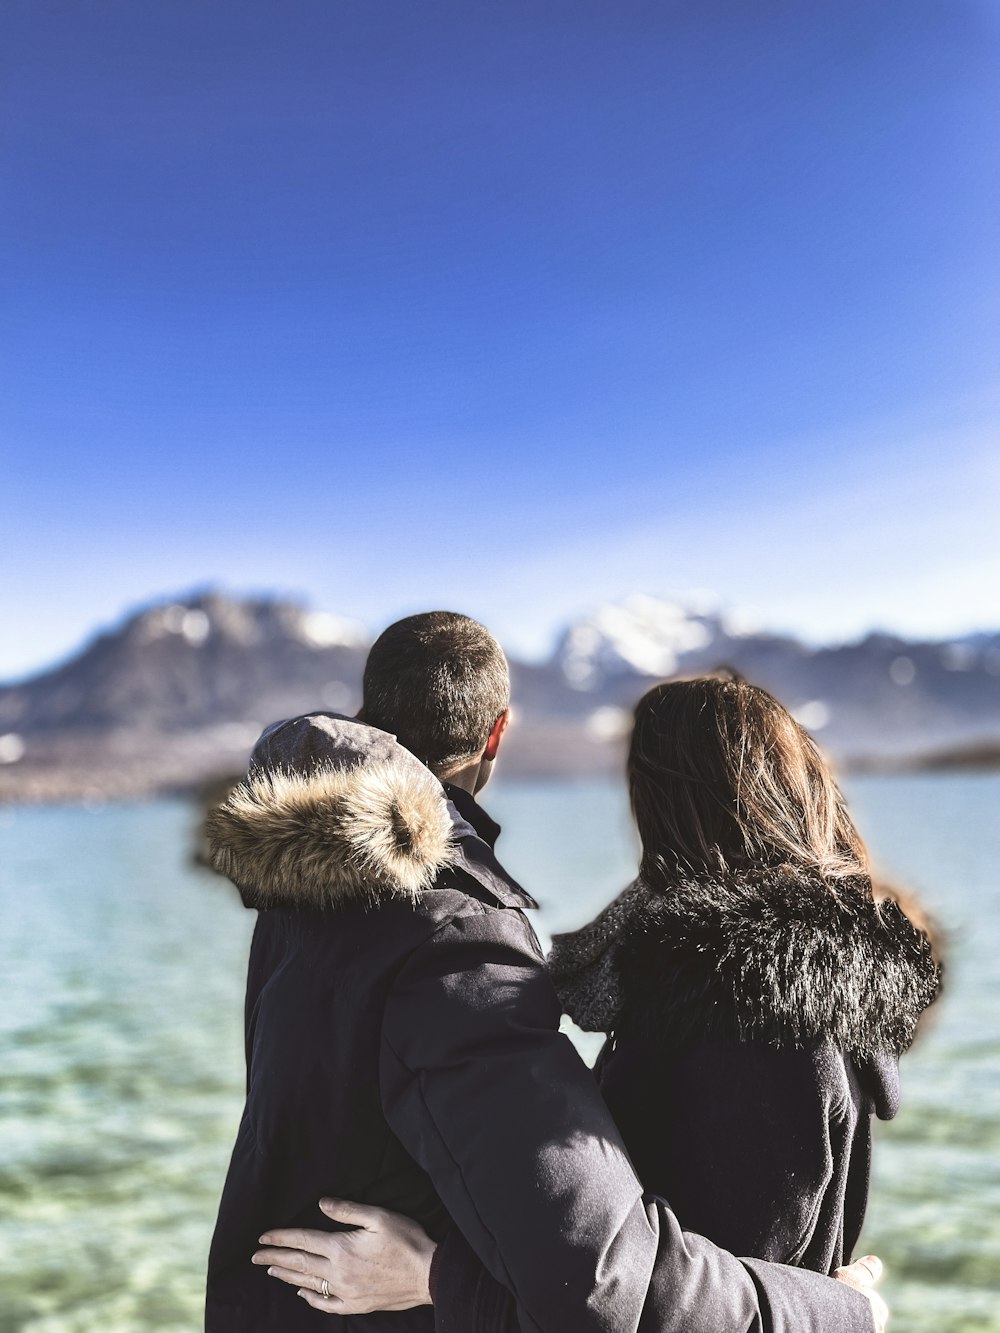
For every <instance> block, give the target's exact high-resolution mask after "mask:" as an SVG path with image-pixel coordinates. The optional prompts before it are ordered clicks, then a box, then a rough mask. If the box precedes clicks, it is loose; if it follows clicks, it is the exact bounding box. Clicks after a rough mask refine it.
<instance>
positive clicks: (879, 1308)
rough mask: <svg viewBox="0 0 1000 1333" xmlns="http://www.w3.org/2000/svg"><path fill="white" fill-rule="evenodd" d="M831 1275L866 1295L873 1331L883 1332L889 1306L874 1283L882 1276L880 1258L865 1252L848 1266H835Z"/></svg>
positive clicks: (887, 1319)
mask: <svg viewBox="0 0 1000 1333" xmlns="http://www.w3.org/2000/svg"><path fill="white" fill-rule="evenodd" d="M833 1276H834V1277H835V1278H836V1279H837V1281H838V1282H846V1283H847V1285H848V1286H849V1287H854V1288H855V1289H856V1290H857V1291H860V1292H861V1295H862V1296H865V1297H867V1299H868V1304H869V1305H870V1306H871V1307H872V1319H873V1320H874V1321H875V1333H885V1326H886V1324H887V1323H888V1322H889V1307H888V1306H887V1305H886V1303H885V1301H884V1300H883V1299H882V1297H881V1296H880V1295H879V1294H878V1292H877V1291H876V1290H875V1283H876V1282H877V1281H878V1280H879V1278H880V1277H881V1276H882V1260H881V1259H879V1258H878V1257H877V1255H874V1254H866V1255H865V1257H864V1258H863V1259H856V1260H855V1261H854V1263H853V1264H851V1265H850V1266H849V1267H848V1268H835V1269H834V1270H833Z"/></svg>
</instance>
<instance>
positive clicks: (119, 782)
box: [0, 726, 1000, 806]
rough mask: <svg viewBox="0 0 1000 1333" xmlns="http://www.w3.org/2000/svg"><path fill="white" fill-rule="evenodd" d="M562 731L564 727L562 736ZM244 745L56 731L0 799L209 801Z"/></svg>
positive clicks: (526, 748) (974, 756) (0, 769)
mask: <svg viewBox="0 0 1000 1333" xmlns="http://www.w3.org/2000/svg"><path fill="white" fill-rule="evenodd" d="M541 731H542V734H539V733H537V732H535V733H532V735H531V736H525V735H523V734H522V735H521V736H519V737H517V739H516V741H515V740H514V739H513V738H512V744H511V745H510V746H509V747H508V754H507V756H506V762H505V765H504V776H505V777H506V778H508V779H511V780H514V781H536V782H537V781H553V782H566V781H573V780H574V779H579V780H587V779H593V778H601V777H614V776H616V775H618V774H620V773H621V771H622V768H623V762H624V755H623V745H622V743H621V742H620V741H618V742H611V741H604V742H598V741H596V740H594V739H593V738H588V737H586V736H584V735H581V734H580V733H579V731H578V730H577V729H576V728H573V727H565V726H564V727H560V728H552V727H546V728H543V729H541ZM555 733H558V734H555ZM247 757H248V756H247V753H246V749H245V747H244V746H240V747H234V748H233V749H232V750H231V751H230V750H223V751H222V752H220V750H219V748H218V746H217V744H213V743H212V742H211V740H210V739H209V738H208V737H207V736H206V735H205V734H204V733H198V732H191V733H181V734H177V733H174V734H172V735H170V736H168V737H154V736H150V735H149V734H148V733H145V734H141V735H130V734H129V733H121V732H118V733H114V734H112V735H111V736H100V737H98V736H89V737H88V736H78V737H72V738H65V737H64V738H59V739H56V738H51V739H48V740H46V741H44V742H41V743H39V744H38V745H37V746H32V747H31V750H29V752H28V753H27V754H26V755H25V756H24V757H23V758H22V759H20V760H19V761H17V762H15V763H7V764H4V765H3V766H0V806H11V805H59V804H82V805H87V804H92V803H93V804H105V803H107V802H121V801H131V800H147V799H153V798H155V797H159V796H189V797H192V798H194V799H197V800H204V799H205V797H206V794H207V793H210V792H212V791H213V790H220V791H221V790H224V789H225V786H226V784H227V783H232V782H235V781H237V780H238V779H239V777H240V776H241V775H242V773H243V772H245V770H246V762H247ZM836 764H837V767H838V769H839V771H840V772H841V773H843V774H845V775H852V774H878V775H886V776H892V775H903V774H911V773H948V772H956V773H975V772H983V773H988V772H997V771H1000V740H996V739H990V740H983V741H976V742H973V743H970V744H969V745H964V746H951V747H948V748H946V749H941V750H934V751H924V752H920V753H914V754H909V755H907V754H903V755H884V754H882V755H844V756H839V757H836Z"/></svg>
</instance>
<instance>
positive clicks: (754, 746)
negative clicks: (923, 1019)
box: [549, 675, 939, 1273]
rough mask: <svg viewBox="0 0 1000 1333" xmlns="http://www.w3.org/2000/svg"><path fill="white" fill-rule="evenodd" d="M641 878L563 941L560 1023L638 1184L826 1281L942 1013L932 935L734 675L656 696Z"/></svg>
mask: <svg viewBox="0 0 1000 1333" xmlns="http://www.w3.org/2000/svg"><path fill="white" fill-rule="evenodd" d="M628 781H629V793H630V797H631V803H632V811H633V814H634V816H635V821H636V824H637V827H638V830H639V836H640V839H641V842H642V859H641V862H640V866H639V876H638V879H637V880H636V881H635V882H634V883H633V884H632V885H631V886H629V888H628V889H626V890H625V892H624V893H623V894H622V895H621V896H620V897H619V898H618V899H616V900H615V902H613V903H612V904H611V906H610V907H608V908H606V909H605V910H604V911H603V912H602V913H601V914H600V915H599V916H598V917H597V918H596V919H595V920H594V921H593V922H591V923H590V925H588V926H585V927H584V928H583V929H582V930H580V931H577V932H575V933H574V934H572V935H564V936H561V937H558V938H557V939H556V941H555V947H554V948H553V950H552V953H551V955H550V958H549V964H550V970H551V972H552V976H553V980H554V982H555V985H556V989H557V990H558V991H559V994H560V997H561V999H562V1001H563V1007H564V1009H565V1011H566V1012H567V1013H568V1014H569V1015H570V1016H571V1017H572V1018H573V1019H574V1020H575V1021H576V1022H577V1023H578V1024H579V1025H580V1026H581V1027H583V1028H586V1029H589V1030H591V1031H599V1032H606V1033H608V1040H607V1042H606V1044H605V1046H604V1049H603V1050H602V1052H601V1055H600V1057H599V1059H598V1064H597V1070H596V1072H597V1076H598V1079H599V1081H600V1084H601V1089H602V1091H603V1093H604V1096H605V1098H606V1099H607V1102H608V1104H609V1106H610V1108H611V1111H612V1113H613V1114H614V1117H615V1120H616V1121H617V1123H618V1126H619V1128H620V1130H621V1132H622V1136H623V1138H624V1140H625V1143H626V1145H627V1147H628V1149H629V1152H630V1154H631V1156H632V1159H633V1161H634V1163H635V1166H636V1170H637V1173H638V1175H639V1177H640V1179H641V1180H642V1181H643V1183H644V1185H645V1186H646V1187H647V1188H648V1189H651V1190H653V1191H655V1192H656V1193H658V1194H662V1195H663V1196H664V1197H665V1198H668V1199H669V1200H670V1202H671V1205H672V1207H673V1208H674V1209H675V1211H676V1212H677V1215H678V1217H679V1218H680V1220H681V1222H682V1224H683V1225H684V1226H685V1227H688V1228H689V1229H690V1230H692V1231H697V1232H700V1233H701V1234H703V1235H706V1236H708V1237H710V1238H711V1239H712V1240H714V1241H716V1242H717V1243H718V1244H719V1245H722V1246H723V1247H725V1248H727V1249H731V1250H733V1252H734V1253H736V1254H743V1255H752V1256H754V1257H757V1258H761V1259H769V1260H774V1261H777V1262H782V1263H788V1264H795V1265H801V1266H803V1267H807V1268H811V1269H814V1270H815V1271H817V1272H823V1273H830V1272H832V1271H833V1270H834V1269H835V1268H837V1267H839V1266H840V1265H841V1264H843V1263H845V1262H850V1256H851V1253H852V1251H853V1248H854V1246H855V1244H856V1243H857V1240H858V1237H859V1235H860V1232H861V1226H862V1222H863V1220H864V1214H865V1206H866V1203H867V1197H868V1172H869V1161H870V1149H871V1117H872V1115H877V1116H879V1117H880V1118H882V1119H889V1118H890V1117H892V1116H893V1115H894V1114H895V1113H896V1110H897V1107H898V1104H899V1075H898V1064H897V1062H898V1058H899V1056H900V1055H901V1054H902V1052H903V1051H905V1050H906V1049H907V1047H908V1046H909V1045H910V1043H911V1042H912V1040H913V1037H914V1034H915V1031H916V1026H917V1022H918V1020H919V1018H920V1015H921V1013H922V1012H923V1010H924V1009H925V1008H926V1007H927V1006H928V1005H929V1004H930V1003H931V1001H932V1000H933V999H934V997H935V995H936V993H937V989H938V985H939V969H938V966H937V964H936V961H935V958H934V951H933V947H932V944H931V941H930V938H929V936H928V935H927V934H926V932H924V931H922V930H920V929H919V928H918V927H917V926H915V925H914V924H913V923H912V922H911V921H910V919H909V918H908V917H907V916H906V915H905V914H904V913H903V911H902V910H901V908H900V906H899V905H898V903H897V902H896V901H894V900H893V899H892V898H891V897H889V896H886V895H880V894H879V893H877V892H876V891H875V889H874V887H873V884H872V879H871V869H870V865H869V861H868V856H867V853H866V851H865V848H864V844H863V843H862V841H861V838H860V837H859V835H858V833H857V830H856V829H855V827H854V824H853V823H852V821H851V818H850V816H849V815H848V813H847V809H846V806H845V804H844V800H843V797H842V795H841V793H840V791H839V789H838V788H837V785H836V783H835V781H834V779H833V776H832V774H831V772H830V769H829V767H828V765H827V764H826V762H825V760H824V759H823V757H822V755H821V754H820V752H819V750H818V749H817V747H816V746H815V744H814V743H813V741H812V739H811V738H810V736H809V735H808V733H807V732H806V731H805V730H804V728H803V727H801V726H800V725H799V724H798V723H797V722H796V721H795V720H794V718H793V717H792V716H791V714H790V713H789V712H788V711H787V710H786V709H785V708H783V707H782V706H781V704H779V703H778V702H777V700H776V699H774V698H773V697H772V696H771V695H770V694H768V693H767V692H766V691H765V690H762V689H759V688H757V687H756V686H753V685H749V684H747V682H746V681H744V680H741V679H739V678H738V677H735V676H732V675H728V676H724V675H718V676H707V677H702V678H700V679H696V680H687V681H675V682H671V683H669V684H665V685H657V686H655V687H654V688H653V689H652V690H650V691H649V692H648V693H647V694H646V695H645V696H644V697H643V698H642V699H641V700H640V702H639V704H638V706H637V708H636V710H635V726H634V729H633V732H632V740H631V745H630V749H629V760H628Z"/></svg>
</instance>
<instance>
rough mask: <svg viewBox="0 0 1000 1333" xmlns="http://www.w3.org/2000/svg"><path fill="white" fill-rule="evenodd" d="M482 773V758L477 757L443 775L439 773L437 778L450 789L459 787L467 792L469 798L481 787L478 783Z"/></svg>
mask: <svg viewBox="0 0 1000 1333" xmlns="http://www.w3.org/2000/svg"><path fill="white" fill-rule="evenodd" d="M482 771H483V758H482V756H481V755H477V756H476V758H475V759H472V760H470V761H469V763H467V764H463V765H462V766H461V767H459V768H453V769H448V770H447V771H445V772H444V773H439V774H438V777H439V778H440V779H441V781H442V782H447V783H448V785H449V786H450V787H461V789H462V790H463V791H467V792H468V793H469V795H470V796H475V794H476V792H477V791H478V790H479V789H480V787H481V786H482V785H483V784H482V783H481V781H480V779H481V777H482Z"/></svg>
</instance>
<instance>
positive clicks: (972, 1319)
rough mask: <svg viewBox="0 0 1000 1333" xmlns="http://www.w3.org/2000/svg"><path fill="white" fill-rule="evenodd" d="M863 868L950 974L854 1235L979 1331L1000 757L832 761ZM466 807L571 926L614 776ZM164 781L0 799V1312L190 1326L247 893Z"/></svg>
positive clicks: (594, 874)
mask: <svg viewBox="0 0 1000 1333" xmlns="http://www.w3.org/2000/svg"><path fill="white" fill-rule="evenodd" d="M849 795H850V797H851V801H852V807H853V809H854V811H855V813H856V815H857V818H858V822H859V824H860V825H861V827H862V830H863V832H864V833H865V834H866V836H867V838H868V841H869V843H870V845H871V846H872V848H873V849H874V851H875V853H876V855H877V858H878V860H879V862H880V863H881V865H882V866H883V867H884V868H885V869H887V870H889V871H891V872H893V873H894V874H895V875H896V876H897V877H898V878H901V879H903V880H904V881H905V882H906V883H908V884H909V885H911V886H912V887H914V888H915V889H917V890H918V891H919V892H920V893H921V895H922V897H923V899H924V901H925V902H926V903H927V905H928V906H929V907H931V909H932V910H933V911H934V912H935V914H936V915H937V917H938V919H939V920H940V921H941V922H942V923H943V924H944V925H945V926H946V927H947V929H948V931H949V934H950V937H951V938H950V946H949V958H950V970H949V984H948V989H947V994H946V997H945V999H944V1000H943V1001H942V1003H941V1004H940V1006H939V1012H938V1013H937V1014H936V1017H935V1021H934V1022H933V1024H932V1025H931V1026H930V1029H929V1030H928V1032H927V1033H926V1034H925V1036H924V1037H923V1038H922V1040H921V1041H920V1042H919V1043H918V1045H917V1046H916V1047H915V1048H914V1050H913V1051H912V1052H911V1054H910V1055H909V1056H908V1057H907V1059H906V1060H905V1061H904V1065H903V1098H904V1101H903V1109H902V1111H901V1113H900V1116H899V1118H898V1119H897V1120H896V1121H895V1122H893V1123H892V1124H891V1125H879V1126H878V1137H877V1140H876V1148H875V1170H874V1182H873V1189H872V1204H871V1208H870V1211H869V1222H868V1226H867V1228H866V1233H865V1237H864V1240H863V1244H864V1245H865V1247H866V1248H867V1249H870V1250H873V1251H875V1252H877V1253H879V1254H881V1255H882V1257H883V1259H884V1260H885V1262H886V1265H887V1268H888V1270H889V1274H888V1277H887V1280H886V1283H885V1292H886V1295H887V1297H888V1298H889V1300H890V1302H891V1304H892V1308H893V1321H892V1325H891V1327H892V1330H893V1333H932V1331H933V1333H941V1330H995V1331H996V1333H1000V1025H998V1022H997V1018H996V1014H997V995H998V991H1000V776H996V775H989V776H964V775H963V776H937V775H935V776H918V777H906V778H902V777H896V778H864V779H855V780H854V781H853V782H851V783H850V785H849ZM488 796H489V799H488V801H487V802H486V804H487V805H488V806H489V808H490V809H491V811H492V812H493V813H495V814H496V815H497V817H498V818H499V819H501V820H502V821H503V823H504V825H505V832H504V837H503V841H502V843H501V851H502V853H503V859H504V861H505V863H506V864H507V865H508V866H509V868H510V869H511V871H512V872H513V873H514V874H515V875H517V876H518V877H520V878H521V879H522V881H523V882H524V884H525V886H526V887H528V888H530V889H531V890H532V892H534V893H535V895H536V896H537V897H538V898H539V899H541V901H542V903H543V909H542V912H541V914H540V918H539V921H538V924H539V927H540V933H542V934H543V935H544V934H545V933H547V932H549V931H554V930H564V929H568V928H571V927H573V926H575V925H578V924H580V923H581V922H582V921H584V920H585V919H586V918H587V917H588V916H589V915H590V914H591V913H592V912H593V911H594V910H595V909H596V908H598V907H599V906H601V905H602V904H603V903H604V902H605V901H606V900H607V899H608V898H609V897H610V896H611V895H612V894H613V893H614V892H616V891H617V890H618V889H619V888H620V887H621V886H622V884H624V882H625V881H626V880H627V879H628V878H629V877H630V875H631V872H632V869H633V866H634V863H635V852H634V847H633V842H632V835H631V833H630V829H629V823H628V815H627V811H626V809H625V806H624V802H623V799H622V795H621V793H620V791H619V790H618V789H617V787H616V786H614V785H612V784H586V785H579V786H571V785H568V784H563V785H547V786H541V785H531V786H520V785H508V786H506V787H502V786H499V785H498V786H497V788H496V790H495V791H494V790H493V789H491V790H490V792H489V793H488ZM193 825H194V815H193V812H192V810H191V809H190V807H189V806H187V805H186V804H184V803H183V802H179V801H163V802H156V803H150V804H142V805H134V806H122V807H108V808H105V809H98V810H85V809H77V808H74V809H62V808H59V809H23V810H22V809H18V810H2V811H0V895H2V901H0V910H2V917H0V932H2V933H0V969H2V975H3V977H4V980H5V987H4V1003H3V1005H2V1008H0V1068H2V1090H0V1109H2V1118H0V1333H13V1331H14V1330H18V1333H22V1331H23V1333H85V1331H86V1333H91V1331H95V1333H96V1331H97V1330H100V1331H101V1333H126V1331H128V1333H132V1330H146V1329H156V1330H176V1331H177V1333H182V1331H183V1333H194V1331H195V1330H197V1329H198V1328H199V1327H200V1323H201V1301H202V1281H203V1271H204V1261H205V1255H206V1252H207V1247H208V1240H209V1236H210V1234H211V1230H212V1226H213V1223H214V1216H215V1208H216V1205H217V1202H218V1196H219V1192H220V1190H221V1186H222V1180H223V1177H224V1174H225V1170H226V1164H227V1161H228V1156H229V1151H230V1148H231V1145H232V1141H233V1137H234V1134H235V1130H236V1126H237V1123H238V1120H239V1115H240V1110H241V1104H242V1095H243V1059H242V992H243V977H244V968H245V962H246V951H247V946H248V943H249V937H250V931H251V928H252V924H253V923H252V918H251V915H250V914H249V913H247V912H245V911H244V910H243V909H242V908H241V907H240V906H239V903H238V900H237V898H236V895H235V893H234V892H233V891H232V890H231V889H230V888H229V886H228V885H226V884H225V883H224V882H223V881H220V880H217V879H216V878H215V877H214V876H211V875H209V874H207V873H206V872H204V871H200V870H197V869H195V868H193V867H192V866H191V865H190V862H189V850H190V845H191V839H192V830H193Z"/></svg>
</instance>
